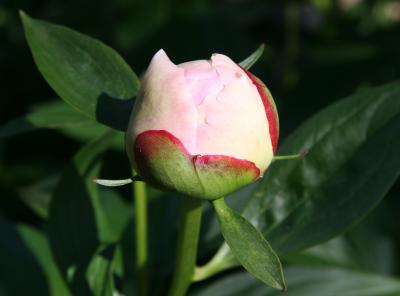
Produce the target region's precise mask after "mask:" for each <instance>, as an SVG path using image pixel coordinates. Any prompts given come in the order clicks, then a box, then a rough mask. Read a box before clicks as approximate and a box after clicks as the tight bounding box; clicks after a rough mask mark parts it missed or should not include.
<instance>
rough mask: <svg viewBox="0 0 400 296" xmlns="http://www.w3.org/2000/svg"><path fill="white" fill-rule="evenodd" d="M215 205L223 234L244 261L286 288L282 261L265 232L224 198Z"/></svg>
mask: <svg viewBox="0 0 400 296" xmlns="http://www.w3.org/2000/svg"><path fill="white" fill-rule="evenodd" d="M213 206H214V209H215V211H216V213H217V216H218V220H219V223H220V225H221V232H222V235H223V236H224V239H225V241H226V242H227V243H228V245H229V247H230V248H231V250H232V252H233V254H234V255H235V258H236V259H237V260H238V261H239V262H240V264H241V265H242V266H243V267H244V268H245V269H246V270H247V271H248V272H250V273H251V274H252V275H254V276H255V277H256V278H258V279H259V280H261V281H262V282H264V283H265V284H267V285H269V286H271V287H274V288H276V289H279V290H283V291H285V290H286V286H285V282H284V279H283V271H282V265H281V263H280V261H279V258H278V256H277V255H276V254H275V252H274V251H273V250H272V248H271V246H270V245H269V243H268V242H267V241H266V240H265V238H264V237H263V236H262V234H261V233H260V232H259V231H258V230H257V229H256V228H255V227H254V226H253V225H251V224H250V223H249V222H248V221H247V220H246V219H245V218H243V217H242V216H240V215H239V214H237V213H235V211H233V210H232V209H231V208H230V207H228V206H227V204H226V203H225V201H224V199H223V198H220V199H217V200H215V201H213Z"/></svg>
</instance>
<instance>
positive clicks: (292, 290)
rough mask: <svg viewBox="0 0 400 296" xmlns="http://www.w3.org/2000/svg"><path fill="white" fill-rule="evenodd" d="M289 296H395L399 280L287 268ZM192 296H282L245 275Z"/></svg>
mask: <svg viewBox="0 0 400 296" xmlns="http://www.w3.org/2000/svg"><path fill="white" fill-rule="evenodd" d="M285 273H286V279H287V283H288V292H287V293H285V294H284V295H287V296H338V295H340V296H396V295H400V280H398V279H394V278H390V277H384V276H379V275H375V274H368V273H361V272H356V271H351V270H344V269H336V268H288V269H287V270H286V272H285ZM190 295H193V296H208V295H218V296H243V295H251V296H280V295H283V294H282V293H281V292H278V291H276V290H273V289H271V288H268V287H266V286H264V285H262V284H261V283H260V282H258V281H256V280H255V279H254V278H252V277H251V276H249V275H248V274H246V273H236V274H234V275H230V276H226V277H223V278H222V279H219V280H217V281H216V282H214V283H212V284H211V285H209V286H206V287H205V288H203V289H200V290H199V291H197V292H194V293H192V294H190Z"/></svg>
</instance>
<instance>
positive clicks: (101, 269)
mask: <svg viewBox="0 0 400 296" xmlns="http://www.w3.org/2000/svg"><path fill="white" fill-rule="evenodd" d="M114 255H115V246H113V245H110V246H107V247H106V248H105V249H104V250H101V252H99V253H98V254H97V255H96V256H95V257H94V258H93V260H92V261H91V262H90V265H89V267H88V270H87V278H88V282H89V285H90V287H91V290H92V294H91V295H93V296H113V295H114V294H113V293H114V290H115V286H114V279H113V259H114Z"/></svg>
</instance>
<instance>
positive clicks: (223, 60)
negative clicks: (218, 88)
mask: <svg viewBox="0 0 400 296" xmlns="http://www.w3.org/2000/svg"><path fill="white" fill-rule="evenodd" d="M211 64H212V66H213V67H214V68H215V69H216V70H217V72H218V76H219V79H220V80H221V82H222V83H223V84H224V85H228V84H229V83H231V82H233V81H235V80H236V79H237V78H240V77H241V76H242V75H243V74H244V72H243V70H242V69H241V68H240V67H239V66H238V65H237V64H236V63H235V62H233V61H232V60H231V59H230V58H229V57H227V56H225V55H223V54H216V53H215V54H213V55H212V56H211Z"/></svg>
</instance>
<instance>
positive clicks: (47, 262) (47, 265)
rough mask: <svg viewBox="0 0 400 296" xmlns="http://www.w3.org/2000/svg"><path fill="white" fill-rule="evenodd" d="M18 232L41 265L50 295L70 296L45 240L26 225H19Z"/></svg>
mask: <svg viewBox="0 0 400 296" xmlns="http://www.w3.org/2000/svg"><path fill="white" fill-rule="evenodd" d="M18 232H19V234H20V235H21V238H22V240H23V241H24V242H25V244H26V246H27V247H28V248H29V249H30V250H31V251H32V253H33V254H34V255H35V258H36V259H37V260H38V262H39V264H40V265H41V267H42V269H43V271H44V273H45V275H46V278H47V282H48V285H49V288H50V295H53V296H70V295H72V294H71V293H70V292H69V290H68V288H67V285H66V283H65V281H64V280H63V277H62V275H61V273H60V271H59V269H58V268H57V265H56V264H55V262H54V259H53V256H52V254H51V251H50V246H49V243H48V241H47V238H46V237H45V236H44V234H43V233H41V232H40V231H38V230H36V229H34V228H31V227H30V226H27V225H19V226H18Z"/></svg>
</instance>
